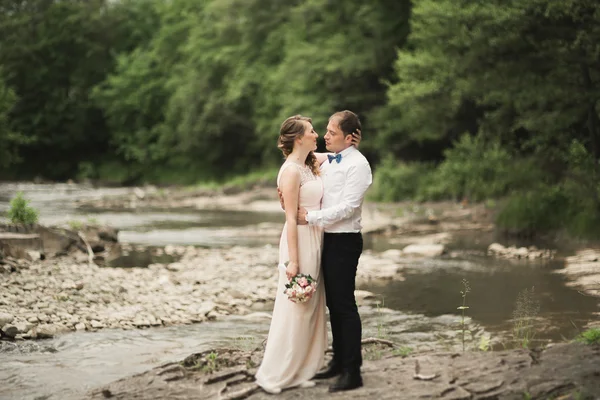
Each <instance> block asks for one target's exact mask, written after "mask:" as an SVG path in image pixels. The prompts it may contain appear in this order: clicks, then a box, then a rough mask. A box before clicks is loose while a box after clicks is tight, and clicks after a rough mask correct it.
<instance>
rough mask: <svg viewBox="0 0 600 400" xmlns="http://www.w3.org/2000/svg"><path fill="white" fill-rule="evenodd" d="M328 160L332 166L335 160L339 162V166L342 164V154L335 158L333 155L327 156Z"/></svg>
mask: <svg viewBox="0 0 600 400" xmlns="http://www.w3.org/2000/svg"><path fill="white" fill-rule="evenodd" d="M327 158H328V159H329V163H330V164H331V163H332V162H333V160H335V161H337V163H338V164H339V163H340V161H342V155H341V154H336V155H335V156H332V155H331V154H327Z"/></svg>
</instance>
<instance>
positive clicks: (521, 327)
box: [513, 287, 540, 348]
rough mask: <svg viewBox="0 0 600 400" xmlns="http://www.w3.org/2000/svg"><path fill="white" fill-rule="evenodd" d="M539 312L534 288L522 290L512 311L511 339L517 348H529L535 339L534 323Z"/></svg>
mask: <svg viewBox="0 0 600 400" xmlns="http://www.w3.org/2000/svg"><path fill="white" fill-rule="evenodd" d="M539 311H540V304H539V301H538V300H537V299H536V297H535V288H534V287H532V288H531V289H523V290H522V291H521V292H520V293H519V295H518V296H517V301H516V304H515V309H514V311H513V337H514V340H515V343H517V344H518V345H519V346H521V347H523V348H529V346H530V344H531V341H532V340H533V338H534V337H535V327H534V321H535V318H536V317H537V316H538V314H539Z"/></svg>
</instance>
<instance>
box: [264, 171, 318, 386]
mask: <svg viewBox="0 0 600 400" xmlns="http://www.w3.org/2000/svg"><path fill="white" fill-rule="evenodd" d="M288 167H291V168H294V167H295V168H298V169H299V170H300V173H301V184H300V195H299V205H300V206H301V207H304V208H306V210H308V211H311V210H319V209H320V208H321V198H322V197H323V183H322V181H321V178H320V177H318V176H315V175H313V173H312V172H311V170H310V168H308V167H304V166H299V165H298V164H295V163H292V162H285V163H284V164H283V165H282V166H281V168H280V170H279V175H278V176H277V185H278V186H279V181H280V178H281V174H282V172H283V171H284V170H285V169H286V168H288ZM322 241H323V229H322V228H319V227H316V226H309V225H298V262H299V269H300V273H302V274H310V275H311V276H312V277H313V278H315V279H316V280H317V290H316V292H315V293H314V295H313V297H312V298H311V299H310V300H308V301H307V302H306V303H299V304H297V303H293V302H291V301H290V300H288V298H287V296H286V295H285V294H283V291H284V289H285V284H286V283H287V282H288V280H287V277H286V275H285V272H283V271H279V282H278V284H277V296H276V298H275V306H274V308H273V318H272V319H271V327H270V329H269V337H268V339H267V346H266V349H265V354H264V357H263V361H262V363H261V365H260V367H259V369H258V372H257V373H256V382H257V383H258V384H259V385H260V386H261V387H263V388H265V389H266V390H269V389H271V390H272V389H275V390H277V389H285V388H290V387H294V386H298V385H303V384H305V383H306V382H307V381H309V380H310V379H311V378H312V377H313V376H314V375H315V373H316V372H317V371H318V370H319V369H321V367H322V366H323V363H324V355H325V350H326V348H327V325H326V324H327V321H326V319H325V285H324V284H323V282H322V279H323V278H322V274H321V248H322ZM287 261H289V255H288V243H287V223H286V224H285V225H284V227H283V232H282V233H281V239H280V241H279V262H280V263H282V262H283V263H285V262H287ZM274 269H275V268H274Z"/></svg>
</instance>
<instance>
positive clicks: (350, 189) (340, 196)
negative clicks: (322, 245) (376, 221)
mask: <svg viewBox="0 0 600 400" xmlns="http://www.w3.org/2000/svg"><path fill="white" fill-rule="evenodd" d="M340 154H341V155H342V159H341V160H340V162H339V163H338V162H337V161H336V160H333V161H331V162H329V160H326V161H325V162H324V163H323V164H321V176H322V179H323V187H324V189H325V191H324V193H323V200H322V206H321V209H320V210H317V211H309V212H308V213H307V214H306V220H307V221H308V223H309V224H310V225H317V226H322V227H323V228H325V232H330V233H343V232H360V230H361V229H362V226H361V224H360V222H361V218H362V204H363V200H364V198H365V193H366V191H367V189H368V188H369V186H371V183H372V182H373V179H372V176H371V166H370V165H369V162H368V161H367V159H366V158H365V156H363V155H362V154H361V152H360V151H358V150H357V149H356V148H355V147H354V146H350V147H348V148H347V149H345V150H343V151H342V152H341V153H340Z"/></svg>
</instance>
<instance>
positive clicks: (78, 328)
mask: <svg viewBox="0 0 600 400" xmlns="http://www.w3.org/2000/svg"><path fill="white" fill-rule="evenodd" d="M75 330H76V331H85V324H84V323H83V322H79V323H77V324H75Z"/></svg>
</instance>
